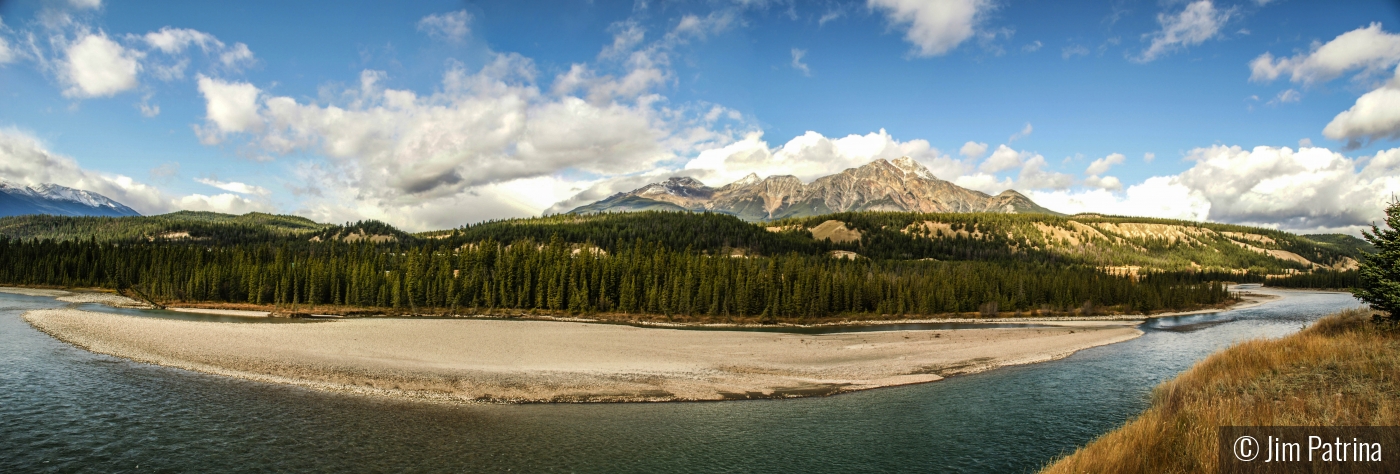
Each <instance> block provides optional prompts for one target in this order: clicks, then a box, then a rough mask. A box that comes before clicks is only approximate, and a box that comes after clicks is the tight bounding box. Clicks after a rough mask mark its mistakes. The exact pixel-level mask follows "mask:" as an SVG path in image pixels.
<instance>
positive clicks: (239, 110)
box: [197, 75, 262, 144]
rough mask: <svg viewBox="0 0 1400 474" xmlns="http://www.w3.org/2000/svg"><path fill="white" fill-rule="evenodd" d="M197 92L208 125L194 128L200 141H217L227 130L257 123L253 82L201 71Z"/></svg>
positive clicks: (243, 129) (248, 128) (244, 128)
mask: <svg viewBox="0 0 1400 474" xmlns="http://www.w3.org/2000/svg"><path fill="white" fill-rule="evenodd" d="M199 93H200V94H201V95H203V96H204V101H205V119H206V120H207V121H208V125H209V126H208V127H205V128H202V129H198V130H197V132H198V133H199V136H200V141H202V142H204V143H206V144H214V143H219V142H220V141H221V140H222V139H223V136H224V135H225V134H227V133H236V132H247V131H253V130H255V129H257V128H259V127H260V126H261V124H262V119H261V117H259V116H258V95H259V91H258V88H257V87H256V86H253V85H252V84H249V83H246V82H225V81H222V80H219V79H214V78H211V77H207V76H203V75H201V76H199Z"/></svg>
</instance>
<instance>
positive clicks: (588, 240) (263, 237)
mask: <svg viewBox="0 0 1400 474" xmlns="http://www.w3.org/2000/svg"><path fill="white" fill-rule="evenodd" d="M0 236H6V237H9V238H12V239H21V240H28V239H56V240H83V241H85V240H89V239H95V240H97V241H100V242H120V241H144V242H157V241H160V242H175V243H186V244H231V243H240V242H287V243H290V244H294V245H298V246H301V245H315V244H317V243H328V242H331V241H335V242H342V243H356V242H367V243H372V244H381V245H396V246H410V247H416V246H422V245H431V246H432V247H434V248H460V247H462V246H466V245H477V244H480V243H483V242H496V243H500V244H502V245H510V244H512V243H515V242H521V241H532V242H538V243H548V242H551V241H555V240H557V241H560V242H562V243H565V244H568V245H572V246H574V247H576V248H582V247H595V248H598V249H600V250H602V251H605V252H616V251H618V250H619V249H621V248H624V247H631V246H634V245H635V244H637V243H639V242H645V243H648V244H653V245H660V246H661V247H664V248H667V249H670V250H672V251H677V252H699V253H704V254H708V255H725V256H776V255H782V254H791V253H796V254H800V255H812V256H817V255H832V254H839V255H843V256H845V257H847V258H868V259H875V260H939V261H989V262H1010V261H1017V262H1038V263H1041V264H1047V265H1084V266H1090V267H1095V268H1098V269H1099V270H1100V271H1104V272H1109V273H1114V274H1120V275H1124V276H1134V275H1140V274H1142V273H1144V272H1152V271H1170V272H1204V273H1222V274H1229V275H1244V274H1252V275H1255V276H1257V277H1260V278H1262V277H1263V276H1264V275H1274V276H1275V277H1281V276H1284V275H1295V276H1296V275H1307V274H1311V273H1328V272H1329V271H1334V272H1335V271H1342V272H1345V271H1347V270H1352V269H1355V267H1356V264H1357V260H1358V259H1359V258H1360V256H1361V255H1362V252H1365V251H1366V250H1365V249H1366V247H1365V246H1364V245H1362V244H1364V241H1361V240H1360V239H1356V238H1355V237H1351V236H1338V235H1326V236H1301V235H1296V234H1290V233H1287V232H1281V231H1276V230H1271V229H1263V228H1255V227H1245V226H1236V225H1228V224H1214V223H1202V222H1190V221H1177V220H1169V219H1149V218H1137V217H1113V216H1100V215H1096V214H1083V215H1076V216H1054V215H1047V214H1003V213H912V212H846V213H838V214H828V215H822V216H814V217H805V218H789V219H781V220H776V221H771V222H767V223H762V224H756V223H750V222H745V221H743V220H741V219H739V218H737V217H735V216H731V215H725V214H716V213H707V212H702V213H692V212H657V211H648V212H635V213H602V214H591V215H574V214H562V215H555V216H546V217H538V218H524V219H506V220H500V221H487V222H482V223H479V224H472V225H467V226H463V227H460V228H457V229H448V230H441V231H432V232H422V233H418V234H408V233H405V232H403V231H400V230H398V229H395V228H394V227H393V226H390V225H388V224H385V223H382V222H378V221H365V222H357V223H353V224H345V225H328V224H319V223H316V222H313V221H310V220H308V219H305V218H301V217H294V216H282V215H270V214H261V213H251V214H245V215H242V216H232V215H227V214H218V213H209V212H177V213H172V214H165V215H160V216H150V217H122V218H111V217H60V216H20V217H7V218H0ZM1358 242H1360V244H1358ZM1327 281H1331V280H1327ZM1304 286H1306V285H1304Z"/></svg>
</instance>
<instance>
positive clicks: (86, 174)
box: [0, 129, 170, 214]
mask: <svg viewBox="0 0 1400 474" xmlns="http://www.w3.org/2000/svg"><path fill="white" fill-rule="evenodd" d="M0 179H3V180H6V181H10V182H15V183H20V184H25V185H35V184H41V183H54V184H58V185H62V186H67V187H70V188H75V189H83V190H87V191H92V192H95V193H98V194H101V195H103V196H107V197H109V198H111V199H114V200H116V201H117V202H120V203H122V204H125V205H127V206H128V207H131V208H132V209H135V210H136V211H137V212H140V213H142V214H153V213H161V212H167V211H169V209H170V207H169V203H168V202H167V201H166V199H165V197H164V195H163V194H161V192H160V191H159V190H157V189H156V188H154V187H152V186H149V185H146V184H142V183H139V182H137V181H135V180H133V179H131V178H130V177H128V176H123V175H119V174H110V173H102V172H96V171H92V170H88V169H84V168H82V167H81V166H79V165H78V162H77V161H75V160H73V159H72V158H69V157H67V156H63V155H59V154H56V153H53V152H50V151H49V150H48V149H47V148H46V147H45V146H44V144H43V143H41V142H40V141H39V140H38V139H36V138H34V137H33V136H31V135H29V134H27V133H24V132H21V131H18V130H15V129H0Z"/></svg>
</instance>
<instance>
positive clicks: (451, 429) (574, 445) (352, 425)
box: [0, 292, 1359, 472]
mask: <svg viewBox="0 0 1400 474" xmlns="http://www.w3.org/2000/svg"><path fill="white" fill-rule="evenodd" d="M1280 293H1283V294H1285V295H1286V297H1285V298H1282V299H1278V300H1274V301H1271V302H1268V303H1265V304H1263V305H1260V306H1255V307H1252V308H1245V309H1239V310H1233V311H1227V312H1222V313H1216V314H1208V315H1195V316H1183V317H1176V318H1163V319H1157V320H1153V321H1151V322H1149V323H1146V324H1144V325H1143V326H1142V329H1143V330H1144V331H1145V332H1146V334H1144V335H1143V336H1142V337H1139V338H1137V339H1134V340H1131V341H1128V342H1123V343H1119V344H1113V345H1109V346H1102V347H1096V348H1092V349H1087V350H1084V351H1080V352H1079V353H1076V354H1075V355H1073V356H1070V357H1068V358H1065V359H1061V360H1057V361H1052V362H1046V363H1041V364H1034V365H1028V366H1020V367H1009V368H1002V369H997V370H993V371H990V372H985V373H981V374H974V375H967V376H958V377H953V378H949V379H947V380H943V381H939V382H934V383H928V384H921V385H912V386H903V387H892V388H884V389H876V390H868V391H863V392H855V393H849V394H843V395H838V396H832V397H819V398H805V399H791V400H751V401H733V402H702V403H658V404H585V405H465V406H458V405H436V404H427V403H417V402H406V401H393V400H381V399H373V398H366V397H360V396H352V395H340V394H332V393H322V392H317V391H313V390H308V389H302V388H297V387H289V386H280V385H270V384H264V383H257V382H249V381H244V380H238V379H230V378H223V377H217V376H212V375H204V374H199V373H192V372H186V371H181V370H176V369H169V368H164V367H158V366H152V365H147V364H140V363H134V362H130V361H126V360H123V359H118V358H115V357H109V356H104V355H97V354H93V353H90V352H87V351H85V350H83V349H80V348H77V347H74V346H71V345H68V344H66V343H63V342H59V341H57V340H55V339H53V338H51V337H49V336H48V335H45V334H43V333H41V332H39V331H37V330H35V329H33V328H32V327H30V326H29V325H28V324H27V323H25V322H24V320H23V319H22V318H21V315H22V314H23V313H24V312H25V311H28V310H32V309H41V308H53V307H62V306H64V305H65V303H61V302H58V301H55V300H54V299H52V298H45V297H30V296H19V295H12V294H0V472H32V471H41V472H42V471H55V472H56V471H61V472H73V471H100V472H127V471H147V470H156V471H225V472H228V471H325V472H346V471H355V472H361V471H403V470H408V471H414V472H505V471H511V472H779V471H781V472H852V471H858V472H885V471H917V472H1025V471H1034V470H1036V469H1038V468H1039V467H1041V466H1043V465H1045V464H1046V463H1048V462H1050V461H1052V460H1053V459H1055V458H1056V457H1058V456H1059V455H1061V454H1063V453H1067V452H1069V451H1072V450H1074V449H1075V448H1076V447H1078V446H1081V445H1083V444H1085V443H1087V442H1088V441H1090V440H1092V439H1094V438H1095V437H1097V436H1099V435H1100V434H1102V433H1104V432H1106V431H1109V430H1111V429H1113V428H1115V427H1117V426H1119V425H1121V424H1122V423H1123V422H1125V421H1127V420H1128V419H1130V418H1132V417H1133V416H1135V415H1136V414H1137V413H1139V412H1141V411H1142V410H1143V409H1144V408H1146V406H1147V403H1148V396H1149V393H1150V391H1151V388H1152V387H1153V386H1155V385H1157V384H1158V383H1160V382H1161V381H1163V380H1166V379H1168V378H1170V377H1172V376H1174V375H1176V374H1177V373H1179V372H1180V371H1182V370H1184V369H1186V368H1187V367H1189V366H1190V365H1191V364H1192V363H1194V362H1195V361H1198V360H1200V359H1201V358H1203V357H1205V356H1206V355H1208V354H1210V353H1212V352H1214V351H1216V350H1219V349H1222V348H1224V347H1226V346H1228V345H1229V344H1231V343H1233V342H1236V341H1240V340H1244V339H1249V338H1256V337H1279V336H1282V335H1286V334H1289V333H1292V332H1295V331H1297V330H1298V329H1300V328H1302V327H1304V326H1306V325H1307V324H1308V323H1310V322H1311V321H1313V320H1316V319H1317V318H1318V317H1320V316H1323V315H1325V314H1328V313H1331V312H1334V311H1337V310H1340V309H1344V308H1350V307H1356V306H1358V305H1359V302H1357V300H1355V299H1354V298H1352V297H1351V296H1350V295H1346V294H1339V293H1312V292H1280Z"/></svg>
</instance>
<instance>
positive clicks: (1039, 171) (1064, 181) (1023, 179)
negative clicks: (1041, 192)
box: [1015, 152, 1074, 189]
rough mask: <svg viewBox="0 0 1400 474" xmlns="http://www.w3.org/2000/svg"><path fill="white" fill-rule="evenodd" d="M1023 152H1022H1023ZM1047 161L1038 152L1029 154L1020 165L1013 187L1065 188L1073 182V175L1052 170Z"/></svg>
mask: <svg viewBox="0 0 1400 474" xmlns="http://www.w3.org/2000/svg"><path fill="white" fill-rule="evenodd" d="M1023 153H1024V152H1023ZM1049 167H1050V164H1049V162H1047V161H1045V157H1044V156H1041V155H1039V154H1036V155H1034V156H1031V157H1030V159H1028V160H1026V162H1025V164H1022V165H1021V173H1020V174H1019V175H1017V177H1016V184H1015V187H1017V188H1020V189H1065V188H1068V187H1070V186H1071V185H1073V184H1074V177H1072V176H1070V175H1068V174H1065V173H1060V172H1056V171H1052V170H1050V169H1049Z"/></svg>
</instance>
